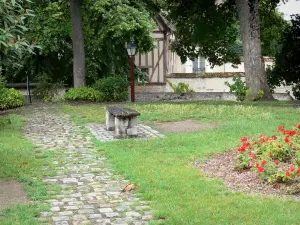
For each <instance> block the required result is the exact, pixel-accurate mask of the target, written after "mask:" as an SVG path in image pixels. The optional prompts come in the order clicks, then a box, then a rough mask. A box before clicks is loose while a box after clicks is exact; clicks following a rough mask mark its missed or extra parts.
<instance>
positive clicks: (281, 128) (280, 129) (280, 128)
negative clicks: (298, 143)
mask: <svg viewBox="0 0 300 225" xmlns="http://www.w3.org/2000/svg"><path fill="white" fill-rule="evenodd" d="M277 131H278V132H284V131H285V127H284V126H278V129H277Z"/></svg>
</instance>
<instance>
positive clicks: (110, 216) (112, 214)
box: [105, 212, 120, 218]
mask: <svg viewBox="0 0 300 225" xmlns="http://www.w3.org/2000/svg"><path fill="white" fill-rule="evenodd" d="M105 216H106V217H108V218H112V217H118V216H120V214H119V213H114V212H112V213H105Z"/></svg>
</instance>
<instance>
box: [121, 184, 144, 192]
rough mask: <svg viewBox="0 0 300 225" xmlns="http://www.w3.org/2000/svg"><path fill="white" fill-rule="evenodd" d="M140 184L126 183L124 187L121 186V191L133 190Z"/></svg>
mask: <svg viewBox="0 0 300 225" xmlns="http://www.w3.org/2000/svg"><path fill="white" fill-rule="evenodd" d="M139 186H140V185H139V184H127V185H126V186H125V187H124V188H123V190H122V191H123V192H125V191H132V190H135V189H137V188H138V187H139Z"/></svg>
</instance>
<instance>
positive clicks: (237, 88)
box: [225, 76, 248, 102]
mask: <svg viewBox="0 0 300 225" xmlns="http://www.w3.org/2000/svg"><path fill="white" fill-rule="evenodd" d="M232 80H233V82H234V83H233V84H229V82H227V81H226V82H225V85H226V86H228V87H229V88H230V92H234V94H235V96H236V100H237V101H241V102H242V101H244V100H245V97H246V95H247V92H248V88H247V86H246V82H244V81H242V78H241V77H239V76H234V77H233V78H232Z"/></svg>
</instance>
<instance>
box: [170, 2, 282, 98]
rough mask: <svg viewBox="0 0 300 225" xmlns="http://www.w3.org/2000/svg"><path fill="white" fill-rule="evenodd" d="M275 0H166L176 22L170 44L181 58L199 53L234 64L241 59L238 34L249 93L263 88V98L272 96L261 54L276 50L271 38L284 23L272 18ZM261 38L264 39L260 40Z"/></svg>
mask: <svg viewBox="0 0 300 225" xmlns="http://www.w3.org/2000/svg"><path fill="white" fill-rule="evenodd" d="M277 3H278V1H277V0H264V1H258V0H249V1H244V0H227V1H216V2H215V1H211V0H198V1H192V0H166V1H165V4H164V7H165V10H166V12H167V13H166V16H167V17H168V18H169V19H170V20H171V21H172V22H173V23H174V24H176V41H175V42H174V43H173V46H172V48H173V49H174V50H175V51H176V52H177V53H178V54H179V55H180V57H181V59H182V60H183V61H185V60H186V59H187V58H194V57H197V56H199V55H201V56H204V57H206V58H207V59H208V60H209V61H210V62H211V63H212V65H220V64H223V63H226V62H232V63H234V64H237V63H239V62H240V59H241V57H240V53H241V48H240V42H239V41H238V40H239V37H240V39H241V40H242V42H241V43H242V53H243V61H244V63H245V64H244V65H245V75H246V83H247V86H248V87H249V88H250V91H251V94H250V95H249V97H251V98H255V96H256V95H257V93H258V91H263V92H264V94H265V97H266V98H272V96H271V93H270V90H269V87H268V84H267V80H266V74H265V69H264V62H263V59H262V54H263V53H264V54H265V53H267V54H274V53H275V52H276V51H277V50H276V48H274V46H276V44H274V42H272V41H274V40H275V43H276V40H278V39H279V38H280V34H278V33H274V31H278V30H280V29H281V28H282V26H281V23H284V21H283V20H281V19H280V20H278V21H279V22H278V21H276V20H275V19H278V18H279V17H280V15H278V14H277V13H276V11H275V8H276V6H277ZM270 15H272V16H270ZM267 17H269V18H267ZM261 18H264V19H261ZM261 21H262V22H261ZM275 22H276V23H275ZM276 24H280V25H279V26H276ZM261 25H262V26H263V27H261ZM274 34H275V36H273V37H272V35H274ZM239 35H240V36H239ZM271 37H272V38H271ZM262 38H263V40H265V41H263V42H261V39H262ZM270 40H272V41H270ZM262 43H263V45H262Z"/></svg>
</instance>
